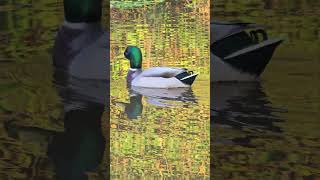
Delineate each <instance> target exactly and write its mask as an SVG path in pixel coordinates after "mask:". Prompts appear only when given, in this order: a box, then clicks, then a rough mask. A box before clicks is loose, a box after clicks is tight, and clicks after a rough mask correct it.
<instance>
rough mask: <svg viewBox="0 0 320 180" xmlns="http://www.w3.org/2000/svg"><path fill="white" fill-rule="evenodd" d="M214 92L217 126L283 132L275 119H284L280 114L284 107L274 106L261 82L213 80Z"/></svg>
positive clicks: (213, 105)
mask: <svg viewBox="0 0 320 180" xmlns="http://www.w3.org/2000/svg"><path fill="white" fill-rule="evenodd" d="M211 94H212V95H213V98H211V119H212V121H211V122H212V123H214V124H213V126H216V125H223V126H225V127H232V128H236V129H243V128H251V129H254V130H268V131H272V132H278V133H280V132H282V130H281V128H280V127H278V126H276V125H275V123H276V122H280V121H281V120H280V118H279V117H278V116H277V115H276V114H277V113H279V112H282V111H283V110H282V109H280V108H276V107H273V106H272V103H271V102H270V101H269V100H268V97H267V95H266V94H265V92H264V90H263V88H262V86H261V84H260V82H254V83H213V84H212V85H211Z"/></svg>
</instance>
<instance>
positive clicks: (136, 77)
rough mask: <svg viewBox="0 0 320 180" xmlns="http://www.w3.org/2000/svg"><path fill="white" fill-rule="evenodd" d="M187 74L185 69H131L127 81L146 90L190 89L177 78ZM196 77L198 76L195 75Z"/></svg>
mask: <svg viewBox="0 0 320 180" xmlns="http://www.w3.org/2000/svg"><path fill="white" fill-rule="evenodd" d="M183 72H187V70H186V69H183V68H169V67H154V68H149V69H146V70H143V71H142V70H141V69H137V70H133V69H130V70H129V71H128V75H127V81H128V83H130V84H131V86H135V87H144V88H165V89H170V88H183V87H190V85H189V84H186V83H183V82H182V81H181V80H179V79H178V78H176V76H177V75H178V74H181V73H183ZM194 76H196V75H194Z"/></svg>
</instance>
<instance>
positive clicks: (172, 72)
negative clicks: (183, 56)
mask: <svg viewBox="0 0 320 180" xmlns="http://www.w3.org/2000/svg"><path fill="white" fill-rule="evenodd" d="M186 71H187V69H185V68H170V67H154V68H149V69H146V70H144V71H143V72H142V73H141V74H140V76H141V77H162V78H171V77H175V76H176V75H178V74H180V73H183V72H186Z"/></svg>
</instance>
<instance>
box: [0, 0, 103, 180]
mask: <svg viewBox="0 0 320 180" xmlns="http://www.w3.org/2000/svg"><path fill="white" fill-rule="evenodd" d="M62 22H63V6H62V1H55V0H54V1H53V0H39V1H25V0H22V1H7V0H2V1H1V2H0V179H57V177H60V179H83V178H85V177H86V176H87V177H88V178H89V179H107V177H108V174H107V169H108V167H109V163H108V157H109V156H108V153H107V151H106V150H105V144H106V137H107V136H108V133H107V132H108V130H107V123H106V120H107V117H106V115H105V114H104V112H105V111H104V105H103V102H95V100H93V99H94V98H92V96H91V97H90V95H89V94H87V95H89V96H87V95H84V94H83V92H84V91H82V93H81V88H88V87H90V88H92V84H94V85H97V84H99V83H100V82H85V81H79V80H77V79H69V82H68V83H67V86H69V85H70V84H69V83H72V86H71V88H70V86H69V88H65V87H63V86H65V85H66V84H65V82H67V81H66V79H64V78H65V77H64V76H63V75H62V74H60V73H59V72H56V73H55V76H53V73H54V70H53V68H52V54H51V53H52V46H53V42H54V39H55V35H56V32H57V30H58V27H59V26H60V25H61V23H62ZM103 84H105V82H103ZM95 87H96V89H99V88H100V87H98V86H95ZM79 89H80V91H79ZM100 89H101V88H100ZM102 91H103V92H106V87H104V86H103V88H102ZM66 92H68V93H66ZM70 110H71V111H70ZM82 150H84V151H82ZM104 151H106V153H104ZM84 152H89V153H87V154H86V153H84Z"/></svg>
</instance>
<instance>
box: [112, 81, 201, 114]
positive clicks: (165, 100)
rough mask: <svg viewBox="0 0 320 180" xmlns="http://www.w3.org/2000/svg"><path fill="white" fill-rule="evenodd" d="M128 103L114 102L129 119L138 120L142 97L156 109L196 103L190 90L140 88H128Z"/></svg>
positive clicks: (140, 112) (141, 107)
mask: <svg viewBox="0 0 320 180" xmlns="http://www.w3.org/2000/svg"><path fill="white" fill-rule="evenodd" d="M128 92H129V102H128V103H126V102H116V104H117V105H118V106H121V107H123V108H124V113H125V114H126V115H127V117H128V118H129V119H138V118H139V117H140V116H141V114H142V111H143V101H142V99H143V97H144V99H145V101H146V103H147V104H148V105H153V106H157V107H167V108H168V107H173V108H174V107H181V106H183V107H187V106H189V105H190V103H197V98H196V96H195V95H194V93H193V91H192V89H191V88H189V87H188V88H174V89H159V88H142V87H134V86H128Z"/></svg>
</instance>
